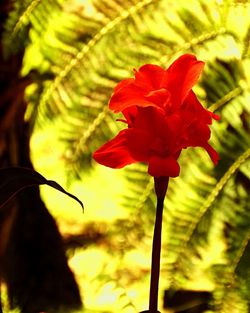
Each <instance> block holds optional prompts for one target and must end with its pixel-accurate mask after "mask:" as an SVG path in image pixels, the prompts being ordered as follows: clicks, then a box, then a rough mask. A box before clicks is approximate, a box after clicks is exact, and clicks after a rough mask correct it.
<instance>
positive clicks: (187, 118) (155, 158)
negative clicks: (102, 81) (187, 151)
mask: <svg viewBox="0 0 250 313" xmlns="http://www.w3.org/2000/svg"><path fill="white" fill-rule="evenodd" d="M203 67H204V62H201V61H197V59H196V57H195V56H193V55H190V54H184V55H182V56H181V57H179V58H178V59H177V60H176V61H174V62H173V63H172V65H171V66H170V67H169V68H168V69H167V70H164V69H163V68H161V67H160V66H157V65H152V64H146V65H144V66H142V67H141V68H140V69H139V71H136V70H135V71H134V72H135V78H129V79H125V80H123V81H121V82H120V83H119V84H118V85H117V86H116V88H115V90H114V94H113V95H112V97H111V99H110V102H109V107H110V109H111V110H113V111H114V112H122V113H123V115H124V118H125V119H124V120H122V121H123V122H125V123H126V124H127V125H128V128H127V129H124V130H122V131H121V132H120V133H119V134H118V135H117V136H116V137H115V138H113V139H112V140H110V141H109V142H107V143H106V144H104V145H103V146H102V147H101V148H99V149H98V150H97V151H96V152H95V153H94V155H93V157H94V159H95V160H96V161H97V162H98V163H100V164H103V165H105V166H108V167H112V168H121V167H124V166H125V165H128V164H131V163H135V162H146V163H147V164H148V172H149V174H150V175H152V176H154V177H160V176H169V177H176V176H178V175H179V172H180V167H179V164H178V162H177V159H178V157H179V155H180V153H181V150H182V149H184V148H187V147H203V148H204V149H206V151H207V152H208V154H209V156H210V158H211V159H212V161H213V162H214V164H217V162H218V159H219V157H218V154H217V152H216V151H215V150H214V149H213V148H212V147H211V146H210V145H209V143H208V140H209V138H210V129H209V126H208V125H210V124H211V123H212V118H214V119H216V120H218V119H219V117H218V116H217V115H215V114H214V113H212V112H209V111H208V110H206V109H205V108H203V107H202V105H201V104H200V102H199V101H198V99H197V97H196V95H195V93H194V92H193V91H192V87H193V86H194V84H195V83H196V82H197V80H198V78H199V76H200V74H201V71H202V69H203Z"/></svg>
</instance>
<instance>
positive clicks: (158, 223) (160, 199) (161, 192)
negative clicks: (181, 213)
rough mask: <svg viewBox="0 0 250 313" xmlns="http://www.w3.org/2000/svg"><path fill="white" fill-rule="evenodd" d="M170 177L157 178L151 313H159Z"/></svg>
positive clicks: (150, 299)
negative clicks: (161, 268)
mask: <svg viewBox="0 0 250 313" xmlns="http://www.w3.org/2000/svg"><path fill="white" fill-rule="evenodd" d="M168 180H169V178H168V177H158V178H155V193H156V196H157V207H156V218H155V227H154V237H153V249H152V263H151V281H150V296H149V297H150V298H149V311H148V312H150V313H157V312H159V311H158V289H159V277H160V259H161V229H162V212H163V205H164V198H165V195H166V191H167V187H168Z"/></svg>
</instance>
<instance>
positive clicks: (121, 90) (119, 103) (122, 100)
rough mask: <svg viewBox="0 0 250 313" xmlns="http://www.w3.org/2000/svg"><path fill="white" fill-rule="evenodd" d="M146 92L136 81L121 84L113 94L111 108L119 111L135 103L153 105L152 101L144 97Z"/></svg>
mask: <svg viewBox="0 0 250 313" xmlns="http://www.w3.org/2000/svg"><path fill="white" fill-rule="evenodd" d="M144 93H145V91H144V90H143V89H142V88H140V87H138V86H136V85H135V84H134V83H128V84H126V83H125V84H124V86H122V84H121V86H119V87H118V88H117V91H115V92H114V94H113V95H112V97H111V99H110V101H109V108H110V110H113V111H114V112H115V113H117V112H121V111H123V110H125V109H126V108H129V107H131V106H134V105H138V106H145V107H146V106H151V105H152V102H151V101H150V100H148V99H146V98H145V97H144Z"/></svg>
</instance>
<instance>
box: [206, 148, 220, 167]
mask: <svg viewBox="0 0 250 313" xmlns="http://www.w3.org/2000/svg"><path fill="white" fill-rule="evenodd" d="M203 148H205V149H206V150H207V153H208V154H209V156H210V158H211V160H212V161H213V162H214V164H215V165H217V164H218V161H219V159H220V157H219V154H218V153H217V152H216V151H215V150H214V148H213V147H211V146H210V144H209V143H206V144H205V145H204V146H203Z"/></svg>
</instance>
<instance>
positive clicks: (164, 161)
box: [148, 156, 180, 177]
mask: <svg viewBox="0 0 250 313" xmlns="http://www.w3.org/2000/svg"><path fill="white" fill-rule="evenodd" d="M148 173H149V174H150V175H152V176H154V177H161V176H168V177H177V176H179V174H180V166H179V164H178V162H177V161H176V159H175V158H174V157H172V156H169V157H167V158H160V157H158V156H152V157H151V158H150V160H149V165H148Z"/></svg>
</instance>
